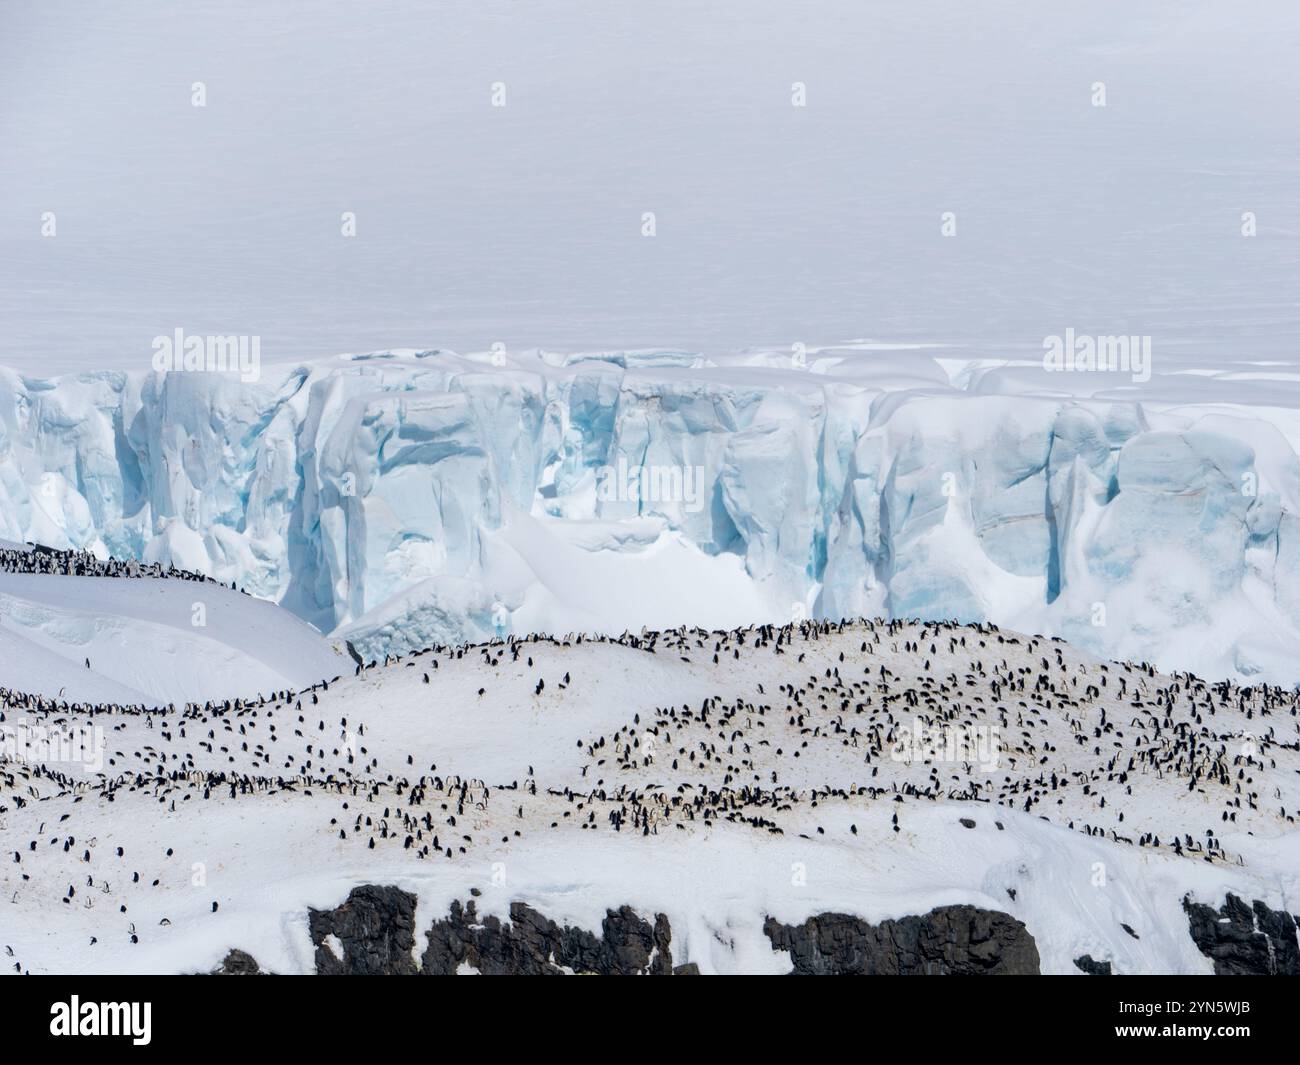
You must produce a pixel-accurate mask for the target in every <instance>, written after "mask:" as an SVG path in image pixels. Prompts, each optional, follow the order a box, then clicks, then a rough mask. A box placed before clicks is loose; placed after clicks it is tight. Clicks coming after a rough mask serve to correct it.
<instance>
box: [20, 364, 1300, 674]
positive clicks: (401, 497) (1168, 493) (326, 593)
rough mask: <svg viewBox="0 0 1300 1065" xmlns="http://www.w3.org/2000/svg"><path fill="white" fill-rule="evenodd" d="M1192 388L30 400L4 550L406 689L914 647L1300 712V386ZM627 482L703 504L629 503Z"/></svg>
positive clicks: (276, 382)
mask: <svg viewBox="0 0 1300 1065" xmlns="http://www.w3.org/2000/svg"><path fill="white" fill-rule="evenodd" d="M1159 370H1160V372H1158V373H1156V374H1155V375H1153V377H1152V378H1151V380H1150V381H1147V382H1144V383H1140V384H1139V383H1136V382H1134V381H1131V380H1130V379H1129V378H1128V377H1125V376H1119V375H1115V374H1107V373H1100V372H1099V373H1092V374H1086V373H1083V374H1060V373H1057V374H1053V373H1049V372H1047V371H1045V370H1044V369H1043V367H1042V366H1041V364H1037V363H1034V362H1032V361H1020V362H1016V361H994V360H988V359H973V358H962V357H961V355H960V352H957V351H948V352H942V353H941V356H939V357H936V356H934V355H933V354H925V353H923V352H920V351H913V350H890V349H886V348H882V347H881V346H879V345H873V344H870V343H865V342H864V343H858V344H849V345H843V346H840V347H835V348H827V349H822V350H818V351H813V352H809V353H808V354H807V356H806V357H804V356H803V354H802V353H799V354H798V355H792V354H791V353H790V352H789V351H776V350H773V351H767V350H763V351H751V352H745V353H738V354H735V355H731V356H722V355H710V356H708V357H706V356H704V355H700V354H696V353H692V352H686V351H637V352H601V353H580V354H557V353H553V352H546V351H528V352H519V353H510V354H505V355H503V354H502V353H501V352H500V351H496V352H492V353H487V352H485V353H472V354H464V355H462V354H457V353H454V352H450V351H440V350H430V351H414V350H401V351H389V352H379V353H372V354H367V355H354V356H341V357H338V358H333V359H323V360H319V361H312V362H304V363H296V364H285V365H270V366H264V367H263V368H262V371H261V376H260V379H259V380H258V381H256V382H254V383H251V384H249V383H244V382H241V381H240V379H239V377H238V375H230V374H223V373H211V372H185V371H183V370H179V371H172V372H165V373H164V372H154V371H150V370H140V371H134V372H118V371H93V372H81V373H77V374H72V375H68V376H63V377H57V378H51V379H38V378H34V377H30V376H24V375H21V374H19V373H16V372H14V371H12V370H0V538H3V539H7V540H12V541H35V542H39V543H43V544H47V545H50V546H52V547H59V548H83V549H89V550H93V551H95V552H97V553H99V554H101V555H109V554H111V555H114V556H119V557H124V558H127V557H130V558H138V559H141V560H144V561H151V562H153V561H156V562H161V563H163V564H174V565H176V566H178V567H182V568H186V569H190V570H195V571H198V572H201V573H205V574H208V575H211V576H212V577H214V578H216V579H217V580H220V581H223V582H233V583H234V584H236V585H237V586H239V587H240V588H243V589H244V590H246V591H248V592H249V593H251V594H253V595H255V596H258V597H261V598H264V599H268V600H271V601H274V602H277V603H279V604H281V605H282V606H284V607H285V608H287V609H289V610H290V611H292V612H293V613H294V614H296V615H298V616H299V617H300V618H302V619H303V620H305V621H307V622H309V623H311V624H312V625H314V626H315V627H316V628H318V629H319V630H321V631H322V632H324V633H327V634H332V635H335V636H339V637H346V638H347V639H348V640H350V641H351V642H352V643H353V645H354V646H355V647H356V648H358V649H359V651H360V652H361V653H362V654H363V655H364V656H366V657H367V658H373V659H379V658H382V657H383V656H384V655H387V654H394V653H402V652H405V651H408V650H411V649H414V648H417V647H423V646H427V645H430V644H448V643H454V642H464V641H475V640H483V639H489V638H491V637H493V636H497V635H504V634H506V633H510V632H515V633H521V632H531V631H549V632H555V633H563V632H570V631H579V630H581V631H599V632H613V633H617V632H621V631H624V630H627V629H633V630H634V629H637V628H640V627H642V626H649V627H657V628H664V627H673V626H678V625H700V626H704V627H729V626H733V625H741V624H747V623H750V622H756V621H778V622H785V621H788V620H790V619H791V618H796V619H797V618H800V617H804V616H807V617H828V618H840V617H857V616H888V617H896V618H921V619H956V620H959V621H963V622H968V621H991V622H994V623H996V624H998V625H1002V626H1006V627H1010V628H1015V629H1019V630H1022V631H1030V632H1039V633H1045V634H1051V635H1059V636H1061V637H1063V638H1065V639H1067V640H1069V641H1070V642H1071V643H1074V644H1076V645H1077V646H1079V647H1081V648H1083V649H1085V650H1087V651H1089V652H1091V653H1093V654H1096V655H1099V656H1104V657H1109V658H1126V659H1134V660H1144V661H1149V662H1152V663H1154V664H1155V665H1157V666H1159V667H1160V668H1162V669H1166V670H1171V669H1192V670H1195V671H1196V672H1198V673H1201V674H1203V675H1207V676H1214V677H1228V676H1231V677H1234V678H1238V679H1259V680H1268V681H1271V682H1276V683H1282V684H1286V685H1292V684H1294V683H1295V682H1297V681H1298V680H1300V667H1297V666H1296V665H1295V662H1296V660H1297V658H1296V655H1295V654H1294V651H1295V649H1296V648H1297V647H1300V565H1298V564H1297V563H1300V460H1298V459H1297V449H1298V447H1300V419H1298V418H1297V417H1296V414H1295V411H1296V408H1297V407H1298V406H1300V389H1298V388H1297V378H1296V375H1294V374H1292V373H1290V372H1289V370H1287V368H1285V367H1278V366H1265V365H1259V366H1253V367H1252V366H1251V365H1249V364H1237V365H1236V366H1235V368H1234V369H1233V370H1232V371H1230V372H1229V371H1225V372H1222V373H1215V372H1211V371H1206V370H1205V369H1204V368H1195V369H1183V368H1180V367H1178V366H1170V365H1168V364H1166V363H1161V364H1159ZM620 464H622V466H623V467H627V468H633V469H649V470H661V471H669V472H672V471H679V472H680V471H686V473H687V474H688V477H689V476H691V475H696V476H698V484H697V487H698V490H699V491H698V497H692V498H690V499H687V498H676V499H675V498H672V497H671V495H672V493H668V497H667V498H656V497H654V496H653V495H650V496H646V495H645V494H644V493H643V494H642V495H635V494H634V495H633V496H631V497H627V498H623V497H612V496H611V494H610V493H609V492H602V491H600V478H601V476H602V471H603V470H606V469H608V468H611V467H619V466H620ZM688 483H690V481H688ZM620 496H626V493H621V494H620Z"/></svg>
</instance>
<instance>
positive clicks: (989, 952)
mask: <svg viewBox="0 0 1300 1065" xmlns="http://www.w3.org/2000/svg"><path fill="white" fill-rule="evenodd" d="M763 931H764V932H766V933H767V937H768V939H770V940H771V941H772V946H773V947H775V948H776V949H777V950H788V951H789V952H790V959H791V961H792V962H793V963H794V972H795V974H796V975H801V976H822V975H834V974H861V975H864V976H874V975H949V974H955V975H977V974H989V975H1016V974H1026V973H1037V972H1038V971H1039V964H1040V963H1039V958H1038V947H1037V945H1036V944H1035V943H1034V937H1033V936H1031V935H1030V934H1029V931H1028V929H1026V928H1025V926H1024V924H1022V923H1021V922H1020V921H1017V920H1016V919H1015V918H1014V917H1012V916H1011V915H1010V914H1006V913H1000V912H998V911H996V910H981V909H977V908H976V907H974V906H940V907H938V908H937V909H933V910H931V911H930V912H929V913H927V914H925V915H924V916H922V917H903V918H901V919H900V920H897V921H881V922H880V924H878V925H872V924H868V923H867V922H866V921H864V920H862V919H861V918H858V917H850V916H848V915H847V914H842V913H823V914H818V915H817V916H815V917H810V918H809V919H808V920H807V921H805V922H804V923H803V924H801V925H783V924H781V923H780V922H778V921H777V920H776V919H775V918H772V917H769V918H768V919H767V922H766V923H765V924H764V925H763Z"/></svg>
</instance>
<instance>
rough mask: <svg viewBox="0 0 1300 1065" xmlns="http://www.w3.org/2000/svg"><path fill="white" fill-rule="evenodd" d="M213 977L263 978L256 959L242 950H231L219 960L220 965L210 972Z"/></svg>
mask: <svg viewBox="0 0 1300 1065" xmlns="http://www.w3.org/2000/svg"><path fill="white" fill-rule="evenodd" d="M212 975H213V976H264V975H266V974H265V973H263V972H262V969H261V967H260V966H259V965H258V964H257V959H256V958H254V957H253V956H252V955H251V954H247V953H245V952H244V951H242V950H233V949H232V950H231V951H229V952H228V953H227V954H226V956H225V957H224V958H222V959H221V965H220V966H218V967H217V968H216V969H213V970H212Z"/></svg>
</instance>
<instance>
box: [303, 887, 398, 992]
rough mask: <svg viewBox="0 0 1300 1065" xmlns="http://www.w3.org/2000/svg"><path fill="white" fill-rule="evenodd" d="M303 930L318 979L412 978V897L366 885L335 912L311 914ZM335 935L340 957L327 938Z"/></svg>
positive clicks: (353, 892)
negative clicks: (311, 945) (310, 945)
mask: <svg viewBox="0 0 1300 1065" xmlns="http://www.w3.org/2000/svg"><path fill="white" fill-rule="evenodd" d="M307 930H308V932H310V933H311V941H312V942H313V943H314V944H315V945H316V972H317V973H318V974H319V975H321V976H337V975H348V976H406V975H410V974H412V973H414V972H415V971H416V969H415V960H414V956H413V955H414V949H415V896H414V895H412V894H410V893H409V892H407V891H403V890H401V888H395V887H376V886H375V885H374V884H365V885H363V886H362V887H357V888H353V889H352V893H351V894H350V895H349V896H348V897H347V900H346V901H345V902H344V903H343V904H342V905H341V906H339V907H337V908H335V909H333V910H309V911H308V913H307ZM331 935H332V936H334V937H336V938H337V939H338V941H339V943H340V944H341V945H342V950H343V956H342V957H339V956H338V953H337V952H336V950H335V949H334V948H332V947H331V946H330V945H329V944H328V943H326V939H327V938H328V937H329V936H331Z"/></svg>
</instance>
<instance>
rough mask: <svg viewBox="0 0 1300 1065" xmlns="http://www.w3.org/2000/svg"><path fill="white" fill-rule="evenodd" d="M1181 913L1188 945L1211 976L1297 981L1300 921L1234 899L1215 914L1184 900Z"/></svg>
mask: <svg viewBox="0 0 1300 1065" xmlns="http://www.w3.org/2000/svg"><path fill="white" fill-rule="evenodd" d="M1183 911H1184V912H1185V913H1186V914H1187V922H1188V925H1189V927H1190V930H1191V933H1192V940H1193V941H1194V942H1195V943H1196V947H1197V949H1198V950H1199V951H1200V952H1201V953H1202V954H1204V955H1205V956H1206V957H1207V958H1210V959H1211V960H1212V961H1213V962H1214V972H1215V975H1217V976H1300V942H1298V941H1297V928H1298V927H1300V918H1296V917H1293V916H1292V915H1291V914H1289V913H1287V912H1286V911H1285V910H1270V909H1269V908H1268V907H1267V906H1265V905H1264V904H1263V903H1262V902H1259V901H1258V900H1256V901H1254V902H1252V903H1251V904H1250V905H1247V904H1246V903H1245V902H1243V901H1242V900H1241V899H1239V898H1238V897H1237V896H1236V895H1232V894H1229V895H1228V897H1227V900H1226V901H1225V902H1224V904H1223V907H1222V908H1221V909H1219V910H1215V909H1214V908H1213V907H1211V906H1206V905H1205V904H1204V903H1199V902H1192V900H1191V898H1190V897H1187V898H1184V899H1183Z"/></svg>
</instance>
